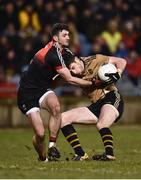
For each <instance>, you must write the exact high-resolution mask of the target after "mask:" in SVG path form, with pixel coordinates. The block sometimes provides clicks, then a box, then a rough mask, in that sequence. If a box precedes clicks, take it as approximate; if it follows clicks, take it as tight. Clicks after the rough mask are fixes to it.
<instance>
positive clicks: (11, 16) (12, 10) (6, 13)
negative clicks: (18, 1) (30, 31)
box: [0, 2, 19, 31]
mask: <svg viewBox="0 0 141 180" xmlns="http://www.w3.org/2000/svg"><path fill="white" fill-rule="evenodd" d="M2 7H3V8H2V9H0V11H1V12H0V14H1V15H0V19H1V25H0V31H4V30H5V28H6V27H7V26H8V24H9V23H12V24H13V25H14V27H15V29H16V30H18V29H19V22H18V11H17V9H16V6H15V4H14V3H12V2H8V3H7V4H4V5H3V6H2Z"/></svg>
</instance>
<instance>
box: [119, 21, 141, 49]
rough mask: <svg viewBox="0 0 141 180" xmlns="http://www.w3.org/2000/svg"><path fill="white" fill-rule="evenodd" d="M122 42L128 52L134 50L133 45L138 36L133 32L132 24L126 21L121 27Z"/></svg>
mask: <svg viewBox="0 0 141 180" xmlns="http://www.w3.org/2000/svg"><path fill="white" fill-rule="evenodd" d="M123 26H124V27H123V33H122V41H123V43H124V44H125V47H126V48H127V49H128V50H133V49H135V43H136V40H137V38H138V34H137V33H136V32H135V29H134V24H133V22H132V21H131V20H130V21H127V22H125V24H124V25H123Z"/></svg>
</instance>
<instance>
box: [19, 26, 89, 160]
mask: <svg viewBox="0 0 141 180" xmlns="http://www.w3.org/2000/svg"><path fill="white" fill-rule="evenodd" d="M51 35H52V41H50V42H49V43H48V44H47V45H46V46H45V47H44V48H42V49H40V50H39V51H38V52H37V53H36V54H35V55H34V57H33V59H32V61H31V63H30V65H29V68H28V70H27V71H25V72H24V73H23V74H22V77H21V80H20V86H19V89H18V97H17V100H18V106H19V108H20V110H21V111H22V112H23V113H24V114H26V116H27V118H28V120H29V122H30V123H31V125H32V127H33V130H34V132H35V135H34V137H33V145H34V147H35V150H36V151H37V153H38V155H39V160H40V161H48V159H47V157H46V147H45V128H44V125H43V121H42V118H41V115H40V108H43V109H46V110H47V111H48V112H49V113H50V114H51V118H50V119H49V130H50V137H49V149H48V156H49V158H50V159H54V158H59V157H60V153H59V151H58V150H57V148H56V147H55V142H56V138H57V135H58V129H59V128H60V123H61V111H60V104H59V101H58V98H57V96H56V95H55V93H54V91H53V89H52V81H53V77H54V76H55V75H56V74H59V75H60V76H61V77H62V78H63V79H64V80H65V81H67V82H68V83H70V84H74V85H80V86H90V85H91V84H92V82H91V81H87V80H83V79H80V78H77V77H73V76H72V75H71V73H70V71H69V70H68V68H67V67H66V65H65V62H64V59H63V56H62V53H63V50H64V48H65V47H68V45H69V40H70V37H69V29H68V26H67V25H66V24H61V23H57V24H55V25H54V26H53V28H52V33H51ZM66 61H67V59H66Z"/></svg>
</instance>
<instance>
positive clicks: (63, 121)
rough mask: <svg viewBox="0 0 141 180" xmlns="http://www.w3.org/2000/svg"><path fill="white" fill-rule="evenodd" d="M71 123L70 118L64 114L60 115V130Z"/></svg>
mask: <svg viewBox="0 0 141 180" xmlns="http://www.w3.org/2000/svg"><path fill="white" fill-rule="evenodd" d="M71 123H72V122H71V118H70V117H69V116H68V115H67V114H66V113H65V112H64V113H62V119H61V128H62V127H64V126H66V125H67V124H71Z"/></svg>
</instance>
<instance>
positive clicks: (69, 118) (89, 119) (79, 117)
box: [62, 107, 97, 124]
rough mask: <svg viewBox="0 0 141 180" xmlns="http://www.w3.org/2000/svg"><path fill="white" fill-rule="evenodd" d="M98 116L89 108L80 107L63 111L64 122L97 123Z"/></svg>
mask: <svg viewBox="0 0 141 180" xmlns="http://www.w3.org/2000/svg"><path fill="white" fill-rule="evenodd" d="M96 122H97V117H96V116H95V115H94V114H93V113H92V112H91V111H90V110H89V109H88V108H87V107H79V108H74V109H71V110H69V111H66V112H63V113H62V124H70V123H82V124H95V123H96Z"/></svg>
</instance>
